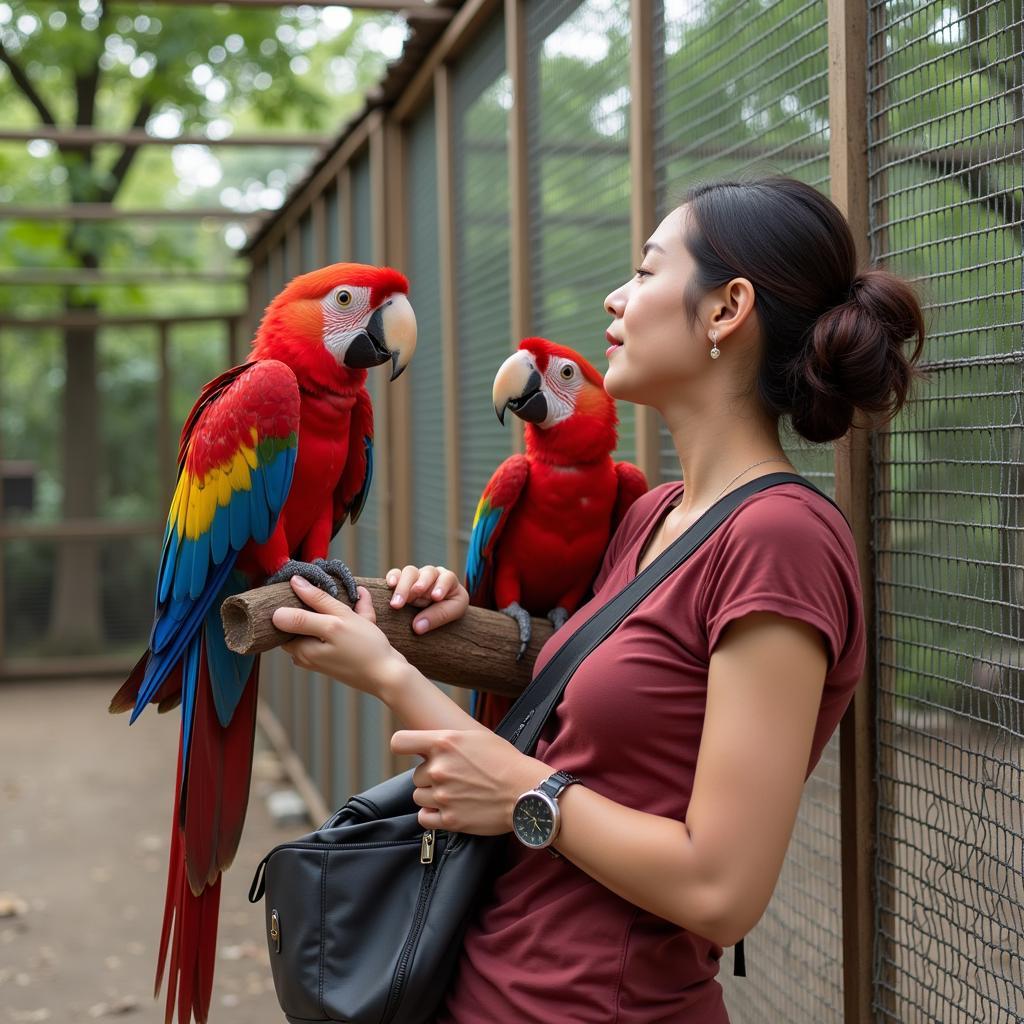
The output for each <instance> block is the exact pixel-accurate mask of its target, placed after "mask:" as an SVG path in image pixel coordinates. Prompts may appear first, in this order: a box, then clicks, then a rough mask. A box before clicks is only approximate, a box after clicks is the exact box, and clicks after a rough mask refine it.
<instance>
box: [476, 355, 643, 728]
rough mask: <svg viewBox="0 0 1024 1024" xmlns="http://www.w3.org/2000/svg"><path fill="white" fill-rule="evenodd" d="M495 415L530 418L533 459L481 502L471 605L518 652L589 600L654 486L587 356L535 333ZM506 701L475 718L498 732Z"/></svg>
mask: <svg viewBox="0 0 1024 1024" xmlns="http://www.w3.org/2000/svg"><path fill="white" fill-rule="evenodd" d="M492 397H493V399H494V411H495V412H496V413H497V415H498V419H499V420H500V421H501V422H502V423H504V422H505V410H506V409H511V410H512V411H513V412H514V413H515V414H516V415H517V416H518V417H519V418H520V419H522V420H525V421H526V431H525V440H526V454H525V455H512V456H510V457H509V458H507V459H506V460H505V461H504V462H503V463H502V464H501V465H500V466H499V467H498V468H497V470H496V471H495V473H494V475H493V476H492V477H491V479H490V481H489V482H488V484H487V486H486V487H485V488H484V492H483V494H482V495H481V497H480V502H479V504H478V505H477V508H476V515H475V516H474V517H473V532H472V534H471V535H470V538H469V553H468V556H467V559H466V589H467V590H468V591H469V595H470V603H471V604H474V605H477V606H479V607H483V608H495V609H498V610H499V611H502V612H504V613H505V614H506V615H509V616H511V617H512V618H513V619H515V620H516V622H517V623H518V624H519V639H520V646H519V654H518V657H519V658H521V657H522V656H523V654H525V653H526V648H527V645H528V644H529V642H530V616H531V615H546V616H547V617H548V618H549V619H550V620H551V622H552V624H553V625H554V627H555V629H558V628H559V627H560V626H562V625H563V624H564V623H565V621H566V619H568V618H569V616H570V615H572V614H573V612H575V611H576V609H577V608H578V607H579V606H580V604H582V603H583V599H584V597H585V596H586V595H587V592H588V591H589V590H590V586H591V584H592V583H593V580H594V577H595V575H596V574H597V570H598V569H599V568H600V565H601V558H602V557H603V555H604V551H605V548H607V546H608V542H609V540H610V539H611V535H612V533H613V532H614V530H615V527H616V526H618V524H619V522H620V520H621V519H622V517H623V515H625V512H626V509H628V508H629V506H630V505H632V504H633V502H634V501H636V499H637V498H639V497H640V495H641V494H643V493H644V492H645V491H646V490H647V479H646V477H645V476H644V474H643V472H642V471H641V470H640V469H638V468H637V467H636V466H634V465H631V464H630V463H628V462H614V461H613V460H612V456H611V453H612V452H613V451H614V450H615V446H616V444H617V432H616V424H617V423H618V417H617V416H616V414H615V402H614V400H613V399H612V398H611V396H610V395H609V394H608V392H607V391H605V389H604V381H603V379H602V377H601V375H600V374H599V373H598V372H597V370H595V369H594V367H593V366H592V365H591V364H590V363H589V362H587V360H586V359H584V358H583V356H581V355H580V354H579V353H578V352H575V351H573V349H571V348H566V347H565V346H564V345H556V344H555V343H554V342H552V341H548V340H547V339H545V338H526V339H525V340H523V341H522V342H520V344H519V349H518V351H516V352H515V353H513V354H512V355H511V356H509V357H508V359H506V360H505V362H504V363H502V365H501V368H500V369H499V370H498V372H497V375H496V376H495V378H494V388H493V392H492ZM510 703H511V702H510V701H509V700H508V698H505V697H499V696H498V695H496V694H490V693H489V694H482V695H480V697H479V699H478V700H477V701H476V703H475V708H474V713H475V715H476V717H477V718H478V719H479V720H480V721H482V722H484V723H485V724H486V725H488V726H489V727H490V728H492V729H493V728H494V726H496V725H497V724H498V722H500V721H501V718H502V717H503V715H504V714H505V712H506V711H507V710H508V708H509V705H510Z"/></svg>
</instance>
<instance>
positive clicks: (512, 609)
mask: <svg viewBox="0 0 1024 1024" xmlns="http://www.w3.org/2000/svg"><path fill="white" fill-rule="evenodd" d="M501 614H502V615H507V616H508V617H509V618H510V619H515V621H516V622H517V623H518V625H519V653H518V654H517V655H516V661H522V660H523V655H524V654H525V653H526V648H527V647H529V646H530V636H531V629H530V613H529V612H528V611H527V610H526V609H525V608H524V607H523V606H522V605H521V604H520V603H519V602H518V601H513V602H512V603H511V604H510V605H506V607H504V608H502V609H501Z"/></svg>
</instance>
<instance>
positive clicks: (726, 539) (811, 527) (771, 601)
mask: <svg viewBox="0 0 1024 1024" xmlns="http://www.w3.org/2000/svg"><path fill="white" fill-rule="evenodd" d="M818 500H819V501H824V499H820V498H819V499H818ZM830 508H831V506H830ZM836 515H837V516H838V513H836ZM838 518H839V521H840V523H842V526H843V528H844V529H845V530H846V532H847V533H849V528H848V527H847V526H846V524H845V521H844V520H842V517H841V516H838ZM722 531H723V534H722V537H721V541H720V543H719V544H718V545H717V546H716V551H715V556H714V558H713V559H711V561H710V563H709V565H708V569H707V575H706V576H705V579H704V581H703V588H702V589H703V615H704V622H705V627H706V630H707V637H708V653H709V654H710V653H711V652H712V651H713V650H714V649H715V645H716V644H717V642H718V639H719V637H720V636H721V634H722V630H723V629H725V627H726V626H727V625H728V624H729V623H730V622H732V621H734V620H735V619H739V618H741V617H742V616H744V615H746V614H748V613H750V612H758V611H766V612H775V613H776V614H778V615H784V616H787V617H788V618H792V619H799V620H800V621H802V622H806V623H809V624H810V625H812V626H815V627H816V628H817V629H818V630H820V631H821V633H822V634H823V635H824V637H825V641H826V647H827V651H828V668H829V671H831V670H832V668H833V667H834V666H835V664H836V662H837V661H838V660H839V659H840V658H841V656H842V653H843V651H844V648H845V646H846V641H847V636H848V633H849V630H850V626H851V620H852V618H853V615H854V614H855V612H856V604H855V602H858V601H860V585H859V579H858V576H857V565H856V562H855V560H854V555H853V546H852V538H851V539H850V541H849V543H846V544H844V543H843V541H842V540H841V539H840V537H839V536H837V534H836V532H835V528H834V527H833V525H832V524H831V523H829V522H827V521H826V520H825V519H824V518H823V517H822V515H821V514H819V513H818V512H817V511H816V510H815V509H814V508H812V507H811V506H810V505H809V504H808V503H807V502H806V501H805V500H802V499H801V498H797V497H792V496H788V495H785V494H774V495H766V496H764V497H763V498H761V499H760V500H755V501H753V502H751V503H750V504H749V506H746V507H743V508H741V509H740V510H739V511H738V512H737V513H736V514H735V515H734V516H733V518H732V519H731V520H730V521H729V522H727V523H725V524H724V525H723V526H722Z"/></svg>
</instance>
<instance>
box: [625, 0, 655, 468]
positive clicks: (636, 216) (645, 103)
mask: <svg viewBox="0 0 1024 1024" xmlns="http://www.w3.org/2000/svg"><path fill="white" fill-rule="evenodd" d="M630 16H631V18H632V22H633V28H632V36H631V41H632V46H631V47H630V51H629V54H630V61H629V87H630V98H629V164H630V179H631V182H632V192H631V202H630V210H629V219H630V236H631V243H632V252H633V256H634V258H635V259H637V260H639V259H640V250H641V248H642V247H643V244H644V242H646V241H647V239H648V237H649V236H650V233H651V231H653V230H654V226H655V225H654V220H655V217H656V216H657V196H656V194H655V184H654V72H653V70H652V69H653V66H654V3H653V0H630ZM635 415H636V460H637V464H638V465H639V466H640V468H641V469H642V470H643V471H644V473H646V474H647V481H648V483H649V484H650V485H651V486H652V487H653V486H654V485H655V484H657V483H660V481H661V460H660V457H659V452H658V447H659V444H658V418H657V415H656V414H655V412H654V410H653V409H651V408H650V407H649V406H646V405H638V406H636V412H635Z"/></svg>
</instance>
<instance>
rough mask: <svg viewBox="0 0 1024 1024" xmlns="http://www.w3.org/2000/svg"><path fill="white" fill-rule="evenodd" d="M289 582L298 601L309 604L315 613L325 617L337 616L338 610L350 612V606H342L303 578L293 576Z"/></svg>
mask: <svg viewBox="0 0 1024 1024" xmlns="http://www.w3.org/2000/svg"><path fill="white" fill-rule="evenodd" d="M289 582H290V583H291V585H292V590H293V591H294V592H295V594H296V596H297V597H298V599H299V600H300V601H302V602H303V603H304V604H308V605H309V607H310V608H312V609H314V611H318V612H322V613H323V614H325V615H337V614H338V609H343V610H344V611H346V612H347V611H350V609H349V607H348V605H344V604H342V603H341V602H340V601H339V600H337V599H336V598H333V597H331V595H330V594H327V593H325V592H324V591H322V590H321V589H320V588H319V587H314V586H313V584H312V583H310V582H309V581H308V580H304V579H303V578H302V577H301V576H293V577H292V578H291V580H290V581H289Z"/></svg>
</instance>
